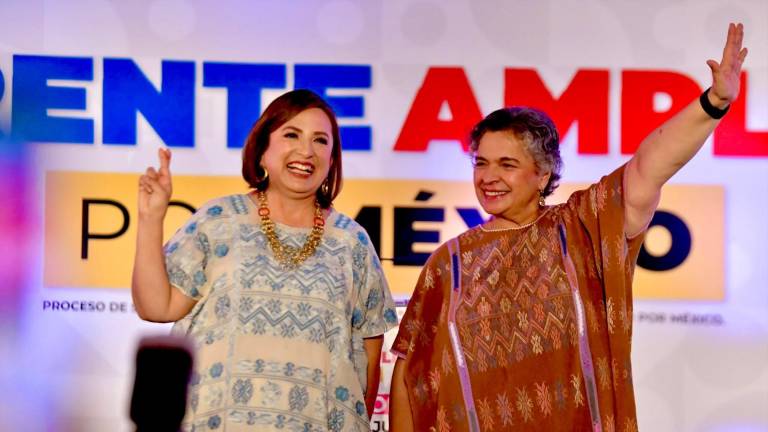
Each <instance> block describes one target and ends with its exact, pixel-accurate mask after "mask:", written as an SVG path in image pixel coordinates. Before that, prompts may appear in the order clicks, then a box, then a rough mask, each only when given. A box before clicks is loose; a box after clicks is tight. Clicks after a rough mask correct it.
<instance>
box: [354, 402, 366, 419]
mask: <svg viewBox="0 0 768 432" xmlns="http://www.w3.org/2000/svg"><path fill="white" fill-rule="evenodd" d="M355 411H357V415H359V416H361V415H363V414H365V411H366V409H365V404H364V403H363V402H362V401H357V402H356V403H355Z"/></svg>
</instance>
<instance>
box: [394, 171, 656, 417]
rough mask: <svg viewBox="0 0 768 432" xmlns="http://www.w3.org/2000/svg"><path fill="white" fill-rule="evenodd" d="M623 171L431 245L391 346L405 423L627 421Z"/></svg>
mask: <svg viewBox="0 0 768 432" xmlns="http://www.w3.org/2000/svg"><path fill="white" fill-rule="evenodd" d="M623 172H624V167H621V168H619V169H617V170H616V171H614V172H613V173H612V174H610V175H608V176H606V177H603V178H602V179H601V180H600V182H598V183H596V184H594V185H592V186H591V187H590V188H589V189H586V190H584V191H579V192H576V193H574V194H573V195H572V196H571V197H570V198H569V199H568V201H567V202H566V203H564V204H561V205H557V206H553V207H548V208H547V209H545V210H544V211H543V213H542V214H541V216H540V217H539V218H538V219H537V220H536V221H534V222H533V223H531V224H529V225H526V226H523V227H519V228H515V229H506V230H498V231H489V230H485V229H483V228H480V227H477V228H474V229H471V230H469V231H467V232H465V233H463V234H461V235H460V236H458V237H457V238H455V239H453V240H451V241H449V242H447V243H446V244H444V245H442V246H441V247H440V248H439V249H438V250H437V251H435V252H434V253H433V254H432V256H431V257H430V259H429V261H428V262H427V264H426V265H425V267H424V269H423V271H422V273H421V276H420V278H419V281H418V284H417V286H416V289H415V291H414V293H413V296H412V298H411V301H410V302H409V304H408V310H407V311H406V313H405V316H404V317H403V320H402V321H401V323H400V331H399V334H398V335H397V339H396V340H395V342H394V344H393V352H395V353H396V354H397V355H399V356H400V357H401V358H403V359H404V360H405V381H406V387H407V390H408V396H409V399H410V404H411V412H412V416H413V420H414V427H415V430H417V431H432V430H434V431H439V432H444V431H474V430H482V431H500V430H515V431H528V430H531V431H533V430H536V431H582V430H583V431H603V432H614V431H621V432H624V431H632V432H634V431H636V430H637V420H636V416H635V402H634V394H633V389H632V370H631V367H630V340H631V336H632V274H633V270H634V266H635V261H636V258H637V254H638V252H639V250H640V246H641V244H642V240H643V234H639V235H636V236H634V237H633V238H632V239H627V238H626V236H625V234H624V207H623V196H622V194H623V185H622V181H623ZM563 245H567V246H566V247H565V248H564V247H563Z"/></svg>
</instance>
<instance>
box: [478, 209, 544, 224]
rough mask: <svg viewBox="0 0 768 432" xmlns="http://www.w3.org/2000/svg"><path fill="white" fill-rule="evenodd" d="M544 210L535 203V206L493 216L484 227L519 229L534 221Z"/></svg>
mask: <svg viewBox="0 0 768 432" xmlns="http://www.w3.org/2000/svg"><path fill="white" fill-rule="evenodd" d="M544 208H545V207H540V206H539V205H538V203H537V204H536V205H535V206H529V207H526V208H524V209H521V210H518V211H516V212H511V211H508V212H505V213H502V214H498V215H494V216H493V219H491V220H490V221H489V222H488V223H487V224H486V227H487V228H491V229H503V228H519V227H521V226H525V225H528V224H530V223H533V222H534V221H536V219H538V218H539V216H540V215H541V213H542V211H543V210H544Z"/></svg>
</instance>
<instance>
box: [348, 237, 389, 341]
mask: <svg viewBox="0 0 768 432" xmlns="http://www.w3.org/2000/svg"><path fill="white" fill-rule="evenodd" d="M354 242H355V243H354V246H353V248H352V255H353V257H352V259H353V266H354V270H353V283H354V288H355V290H356V291H357V294H358V295H357V299H356V301H355V303H354V305H353V310H352V331H353V333H357V334H359V335H360V337H362V338H370V337H374V336H379V335H382V334H384V333H385V332H386V331H387V330H389V329H391V328H393V327H395V326H396V325H397V312H395V302H394V301H393V300H392V294H391V293H390V291H389V285H388V284H387V280H386V279H385V278H384V271H383V269H382V268H381V261H379V256H378V255H377V254H376V250H375V249H374V247H373V245H372V244H371V240H370V238H369V237H368V233H366V232H365V229H363V228H362V227H358V228H357V229H356V232H355V240H354Z"/></svg>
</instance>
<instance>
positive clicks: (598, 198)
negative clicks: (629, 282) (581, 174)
mask: <svg viewBox="0 0 768 432" xmlns="http://www.w3.org/2000/svg"><path fill="white" fill-rule="evenodd" d="M625 168H626V165H622V166H621V167H619V168H617V169H616V170H615V171H613V172H612V173H610V174H608V175H607V176H605V177H603V178H601V179H600V181H598V182H597V183H595V184H593V185H591V186H590V187H589V188H587V189H585V190H583V191H578V192H575V193H574V194H572V195H571V197H570V198H569V199H568V202H567V204H566V206H567V209H568V212H567V214H566V217H574V218H578V222H579V223H580V224H581V226H582V227H583V229H585V230H586V231H587V233H588V235H589V238H590V239H591V242H592V250H593V253H594V257H595V259H596V264H597V268H598V270H608V269H614V270H620V271H622V272H629V276H630V277H631V272H632V271H633V270H634V267H635V263H636V261H637V256H638V254H639V252H640V247H641V246H642V244H643V240H644V239H645V231H646V229H647V226H646V227H645V228H643V229H642V230H640V231H639V232H638V233H637V234H635V235H633V236H632V237H631V238H628V237H627V236H626V234H625V233H624V221H625V214H624V190H625V188H624V171H625ZM649 222H650V221H649ZM601 277H602V278H603V279H605V277H606V275H605V274H601Z"/></svg>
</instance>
